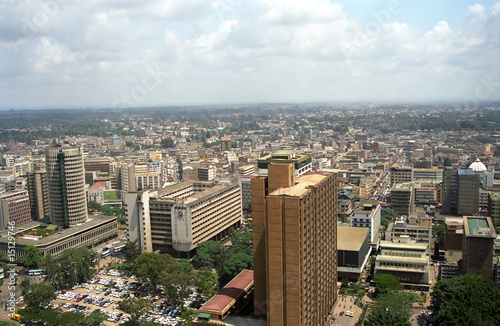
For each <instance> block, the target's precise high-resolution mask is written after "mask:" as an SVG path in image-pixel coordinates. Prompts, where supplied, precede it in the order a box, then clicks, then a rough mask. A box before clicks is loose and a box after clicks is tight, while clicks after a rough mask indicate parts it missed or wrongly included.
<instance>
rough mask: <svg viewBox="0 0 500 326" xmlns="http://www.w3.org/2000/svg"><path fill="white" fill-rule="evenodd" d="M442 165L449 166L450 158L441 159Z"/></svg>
mask: <svg viewBox="0 0 500 326" xmlns="http://www.w3.org/2000/svg"><path fill="white" fill-rule="evenodd" d="M443 165H444V166H451V160H450V158H449V157H445V158H444V159H443Z"/></svg>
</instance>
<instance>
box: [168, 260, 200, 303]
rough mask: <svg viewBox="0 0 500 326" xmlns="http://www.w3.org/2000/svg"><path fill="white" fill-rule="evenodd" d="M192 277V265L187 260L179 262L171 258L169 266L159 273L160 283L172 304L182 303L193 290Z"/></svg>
mask: <svg viewBox="0 0 500 326" xmlns="http://www.w3.org/2000/svg"><path fill="white" fill-rule="evenodd" d="M168 256H169V255H168ZM170 258H172V257H170ZM194 277H195V275H194V271H193V266H192V265H191V264H190V263H189V262H187V261H180V262H179V261H176V260H175V259H173V258H172V259H171V260H170V264H169V266H168V267H167V269H165V270H164V271H163V273H162V274H161V284H162V285H163V287H164V289H165V294H166V295H167V297H168V298H170V300H171V301H172V304H173V305H174V306H179V305H182V302H184V301H185V300H186V299H187V298H188V297H189V295H190V294H191V293H192V292H193V291H192V289H191V286H192V285H193V284H194Z"/></svg>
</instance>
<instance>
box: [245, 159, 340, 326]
mask: <svg viewBox="0 0 500 326" xmlns="http://www.w3.org/2000/svg"><path fill="white" fill-rule="evenodd" d="M266 167H267V168H268V172H269V173H268V176H267V177H263V176H260V177H256V178H254V179H253V180H252V214H253V249H254V277H255V294H254V304H255V313H256V314H266V315H267V325H272V326H279V325H291V326H292V325H304V326H305V325H322V324H323V323H324V322H325V319H326V317H327V316H328V314H329V311H330V309H331V307H332V305H333V303H334V302H335V296H336V292H337V240H336V235H337V179H336V174H330V173H317V174H305V175H302V176H300V177H299V178H297V179H295V173H296V171H297V170H296V169H297V167H296V166H295V165H294V163H270V164H269V165H268V166H266Z"/></svg>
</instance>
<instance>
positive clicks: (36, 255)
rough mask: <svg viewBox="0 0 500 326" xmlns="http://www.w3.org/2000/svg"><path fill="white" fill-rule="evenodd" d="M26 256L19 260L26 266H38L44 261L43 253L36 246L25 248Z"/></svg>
mask: <svg viewBox="0 0 500 326" xmlns="http://www.w3.org/2000/svg"><path fill="white" fill-rule="evenodd" d="M24 251H25V254H24V255H23V256H21V257H19V259H20V260H21V261H23V263H24V266H26V267H30V266H36V265H38V263H40V262H42V261H43V252H42V251H41V250H40V249H39V248H38V247H35V246H26V247H25V248H24Z"/></svg>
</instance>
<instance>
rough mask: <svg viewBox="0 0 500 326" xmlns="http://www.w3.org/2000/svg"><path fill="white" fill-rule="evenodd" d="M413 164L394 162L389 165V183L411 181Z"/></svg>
mask: <svg viewBox="0 0 500 326" xmlns="http://www.w3.org/2000/svg"><path fill="white" fill-rule="evenodd" d="M412 181H413V165H401V164H399V163H394V164H393V165H392V166H391V185H393V184H395V183H403V182H412Z"/></svg>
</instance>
